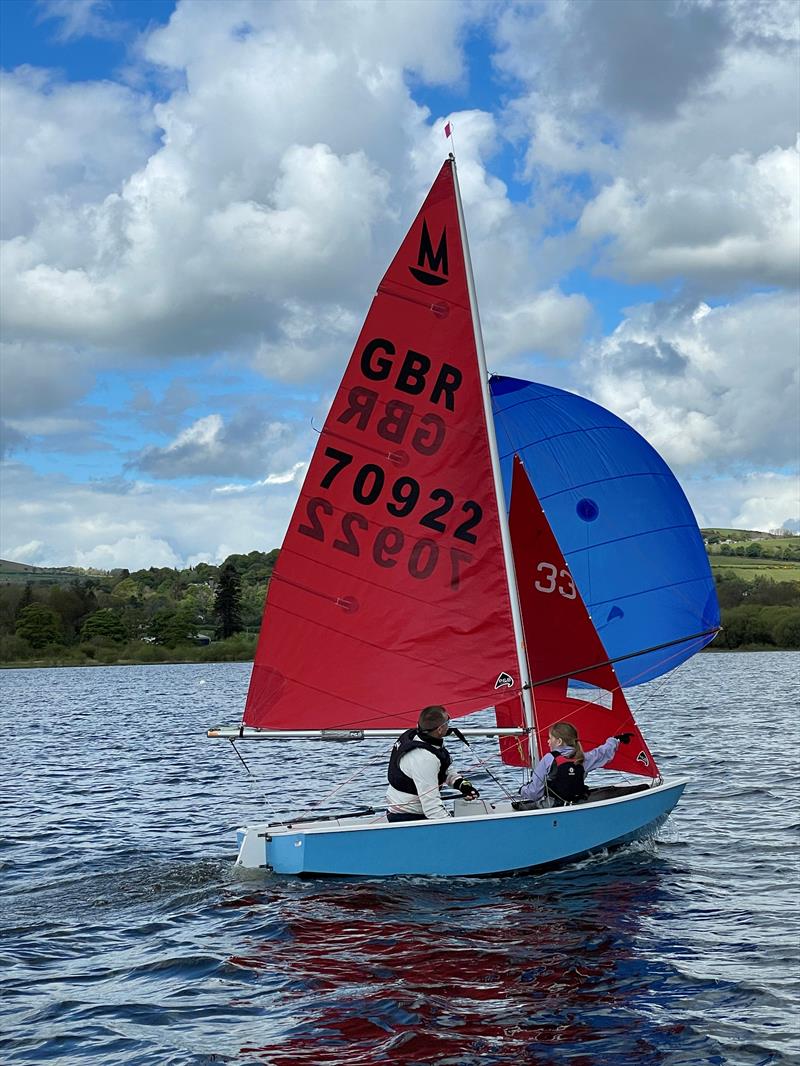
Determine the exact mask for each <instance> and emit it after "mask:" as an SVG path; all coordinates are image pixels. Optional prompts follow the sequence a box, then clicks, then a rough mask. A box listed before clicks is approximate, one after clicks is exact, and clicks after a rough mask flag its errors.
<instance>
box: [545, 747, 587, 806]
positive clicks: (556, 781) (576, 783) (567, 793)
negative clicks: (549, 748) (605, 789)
mask: <svg viewBox="0 0 800 1066" xmlns="http://www.w3.org/2000/svg"><path fill="white" fill-rule="evenodd" d="M551 754H552V756H553V763H552V765H551V767H550V769H549V770H548V771H547V777H546V779H545V789H546V791H547V793H548V794H549V795H551V796H552V797H553V798H554V799H556V800H559V801H560V802H561V803H577V802H578V801H579V800H583V799H586V796H587V795H588V792H587V789H586V783H585V776H586V775H585V774H584V771H583V763H579V762H576V761H575V759H574V758H573V757H572V756H570V755H562V754H561V753H560V752H557V751H554V752H551Z"/></svg>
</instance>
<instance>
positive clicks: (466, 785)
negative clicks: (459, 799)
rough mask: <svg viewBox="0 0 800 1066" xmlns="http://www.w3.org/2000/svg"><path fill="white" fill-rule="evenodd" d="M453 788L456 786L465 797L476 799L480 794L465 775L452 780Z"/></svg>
mask: <svg viewBox="0 0 800 1066" xmlns="http://www.w3.org/2000/svg"><path fill="white" fill-rule="evenodd" d="M453 788H457V789H458V790H459V791H460V792H461V795H462V796H464V797H465V798H466V799H477V798H478V796H480V792H478V790H477V788H475V786H474V785H473V783H472V782H471V781H468V780H467V779H466V777H457V778H456V779H455V781H454V782H453Z"/></svg>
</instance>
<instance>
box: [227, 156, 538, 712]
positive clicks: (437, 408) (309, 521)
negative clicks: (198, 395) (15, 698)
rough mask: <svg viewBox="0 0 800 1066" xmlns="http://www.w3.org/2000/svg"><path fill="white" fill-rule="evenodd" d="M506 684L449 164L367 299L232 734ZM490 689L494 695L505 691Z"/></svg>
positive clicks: (466, 704) (494, 534) (466, 698)
mask: <svg viewBox="0 0 800 1066" xmlns="http://www.w3.org/2000/svg"><path fill="white" fill-rule="evenodd" d="M498 681H499V684H500V685H508V686H509V688H510V689H512V690H513V689H514V688H516V689H517V690H518V688H519V677H518V670H517V658H516V650H515V643H514V634H513V625H512V620H511V609H510V603H509V595H508V588H507V581H506V576H505V569H504V563H503V553H502V547H501V541H500V526H499V518H498V513H497V504H496V499H495V490H494V480H493V476H492V468H491V460H490V454H489V444H488V437H487V429H486V421H485V415H484V409H483V402H482V395H481V382H480V377H479V370H478V362H477V355H476V348H475V337H474V333H473V325H472V315H471V310H470V301H469V295H468V290H467V279H466V271H465V265H464V256H463V251H462V244H461V234H460V229H459V222H458V212H457V206H456V197H455V185H454V175H453V170H452V165H451V163H450V162H449V161H448V162H446V163H445V164H444V166H443V167H442V169H441V171H440V173H439V175H438V177H437V179H436V181H435V182H434V184H433V187H432V188H431V191H430V192H429V194H428V197H427V199H426V200H425V203H424V204H423V206H422V209H421V211H420V213H419V215H418V216H417V218H416V220H415V222H414V224H413V225H412V227H411V229H410V230H409V232H408V234H407V236H406V238H405V239H404V241H403V243H402V244H401V245H400V248H399V250H398V252H397V254H396V256H395V258H394V260H393V261H392V264H391V266H390V267H389V269H388V271H387V272H386V275H385V277H384V278H383V281H382V282H381V284H380V285H379V287H378V292H377V294H376V296H375V298H374V300H373V302H372V306H371V308H370V310H369V314H368V315H367V319H366V321H365V323H364V326H363V329H362V330H361V334H360V336H359V338H358V341H357V343H356V347H355V350H354V352H353V354H352V356H351V358H350V362H349V364H348V367H347V370H346V371H345V374H344V378H343V380H342V383H341V385H340V387H339V389H338V391H337V393H336V397H335V399H334V401H333V406H332V408H331V410H330V413H329V414H328V418H327V420H326V422H325V426H324V428H323V430H322V433H321V435H320V439H319V442H318V444H317V447H316V450H315V452H314V455H313V458H312V460H311V464H310V466H309V470H308V474H307V475H306V479H305V482H304V484H303V488H302V491H301V493H300V498H299V500H298V503H297V506H296V508H295V511H294V514H293V516H292V519H291V522H290V524H289V528H288V531H287V533H286V537H285V539H284V542H283V546H282V548H281V552H280V556H279V559H278V563H277V566H276V568H275V571H274V573H273V576H272V580H271V582H270V586H269V593H268V597H267V603H266V606H265V610H264V620H263V624H262V627H261V635H260V638H259V643H258V649H257V652H256V658H255V663H254V667H253V673H252V677H251V681H250V690H249V693H248V697H247V705H246V708H245V714H244V724H245V725H248V726H256V727H258V726H260V727H270V728H354V729H357V728H366V727H381V726H408V725H410V724H415V723H416V716H417V714H418V712H419V710H420V709H421V708H422V707H424V706H426V705H429V704H436V703H440V704H444V705H445V706H446V707H447V709H448V711H449V712H450V714H451V715H452V716H458V715H463V714H468V713H469V712H470V711H474V710H476V709H478V708H481V707H486V706H491V705H492V704H493V703H494V702H495V700H496V698H497V697H496V685H497V684H498ZM504 691H509V689H507V688H504Z"/></svg>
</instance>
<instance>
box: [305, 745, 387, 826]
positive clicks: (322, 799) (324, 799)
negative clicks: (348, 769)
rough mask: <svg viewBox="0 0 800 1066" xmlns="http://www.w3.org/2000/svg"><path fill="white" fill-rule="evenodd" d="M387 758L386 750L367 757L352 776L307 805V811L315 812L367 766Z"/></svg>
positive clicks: (309, 812)
mask: <svg viewBox="0 0 800 1066" xmlns="http://www.w3.org/2000/svg"><path fill="white" fill-rule="evenodd" d="M385 758H386V752H385V751H380V752H378V754H377V755H373V757H372V758H371V759H367V761H366V762H365V763H361V765H360V766H358V767H357V768H356V771H355V773H353V774H351V776H350V777H348V778H346V779H345V780H344V781H340V782H339V784H338V785H337V786H336V788H334V789H332V790H331V791H330V792H328V793H326V794H325V795H324V796H321V797H320V798H319V799H318V800H317V801H316V803H311V804H310V805H308V806H306V807H305V812H306V813H308V814H311V813H313V811H315V810H316V809H317V808H318V807H320V806H321V805H322V804H323V803H326V802H327V801H328V800H330V799H331V798H332V797H333V796H335V795H336V793H337V792H340V791H341V790H342V789H343V788H344V787H345V786H346V785H349V784H350V782H351V781H354V780H355V779H356V778H357V777H358V775H359V774H361V773H363V771H364V770H366V768H367V767H368V766H371V765H372V763H374V762H377V761H378V759H385Z"/></svg>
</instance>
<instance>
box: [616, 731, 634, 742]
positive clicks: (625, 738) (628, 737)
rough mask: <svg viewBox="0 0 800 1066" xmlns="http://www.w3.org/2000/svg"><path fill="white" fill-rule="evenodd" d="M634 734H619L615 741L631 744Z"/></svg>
mask: <svg viewBox="0 0 800 1066" xmlns="http://www.w3.org/2000/svg"><path fill="white" fill-rule="evenodd" d="M632 736H633V733H617V735H616V736H615V737H614V740H618V741H619V742H620V743H621V744H630V742H631V737H632Z"/></svg>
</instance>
